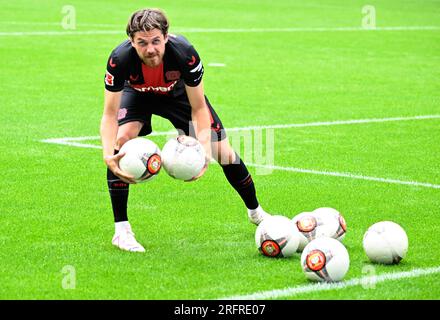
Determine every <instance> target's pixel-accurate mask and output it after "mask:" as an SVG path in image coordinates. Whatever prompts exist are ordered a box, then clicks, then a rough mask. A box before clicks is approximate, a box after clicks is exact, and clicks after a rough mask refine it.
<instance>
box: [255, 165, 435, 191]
mask: <svg viewBox="0 0 440 320" xmlns="http://www.w3.org/2000/svg"><path fill="white" fill-rule="evenodd" d="M246 165H247V166H249V167H255V168H263V169H270V170H280V171H290V172H298V173H308V174H316V175H322V176H333V177H340V178H349V179H358V180H368V181H375V182H383V183H391V184H403V185H409V186H413V187H424V188H432V189H440V185H438V184H432V183H425V182H417V181H403V180H397V179H388V178H378V177H369V176H363V175H359V174H353V173H349V172H332V171H319V170H310V169H302V168H292V167H281V166H273V165H263V164H255V163H246Z"/></svg>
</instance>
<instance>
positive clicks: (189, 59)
mask: <svg viewBox="0 0 440 320" xmlns="http://www.w3.org/2000/svg"><path fill="white" fill-rule="evenodd" d="M203 72H204V69H203V64H202V61H201V60H200V57H199V54H198V53H197V51H196V50H195V49H194V47H193V46H190V47H188V49H187V50H186V54H185V62H184V67H183V73H182V78H183V81H184V82H185V84H186V85H187V86H190V87H196V86H198V85H199V84H200V82H202V77H203Z"/></svg>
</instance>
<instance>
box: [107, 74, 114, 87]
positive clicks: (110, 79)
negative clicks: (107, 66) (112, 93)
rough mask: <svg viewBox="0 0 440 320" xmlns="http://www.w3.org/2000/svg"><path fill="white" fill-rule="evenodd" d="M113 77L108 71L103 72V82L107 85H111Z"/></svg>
mask: <svg viewBox="0 0 440 320" xmlns="http://www.w3.org/2000/svg"><path fill="white" fill-rule="evenodd" d="M114 79H115V77H114V76H113V75H112V74H111V73H110V72H108V71H107V72H106V73H105V84H106V85H108V86H113V80H114Z"/></svg>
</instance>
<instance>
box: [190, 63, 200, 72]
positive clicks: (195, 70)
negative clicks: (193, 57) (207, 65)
mask: <svg viewBox="0 0 440 320" xmlns="http://www.w3.org/2000/svg"><path fill="white" fill-rule="evenodd" d="M202 70H203V65H202V61H200V62H199V64H198V65H197V67H195V68H194V69H191V70H190V71H189V72H191V73H194V72H198V71H202Z"/></svg>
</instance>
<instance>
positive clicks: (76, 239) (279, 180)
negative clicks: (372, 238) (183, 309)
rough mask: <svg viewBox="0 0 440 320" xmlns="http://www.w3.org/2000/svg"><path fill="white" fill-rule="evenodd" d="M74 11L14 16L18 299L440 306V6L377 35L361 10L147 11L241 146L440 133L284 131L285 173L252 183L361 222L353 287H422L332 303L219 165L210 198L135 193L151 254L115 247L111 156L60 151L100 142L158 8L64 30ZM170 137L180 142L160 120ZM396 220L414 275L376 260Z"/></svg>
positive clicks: (1, 279)
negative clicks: (129, 60)
mask: <svg viewBox="0 0 440 320" xmlns="http://www.w3.org/2000/svg"><path fill="white" fill-rule="evenodd" d="M65 4H66V3H65V2H64V1H58V0H56V1H48V0H44V1H38V4H35V2H32V1H29V0H28V1H24V0H23V1H10V2H7V3H4V4H2V10H1V12H0V54H1V58H2V65H1V73H0V74H1V78H2V85H1V86H0V94H1V104H0V105H1V112H0V117H1V123H2V130H1V133H0V135H1V141H2V142H1V144H0V164H1V171H0V172H1V174H2V181H1V187H0V225H1V228H0V230H1V232H0V247H1V249H0V283H1V285H0V299H149V300H156V299H172V300H174V299H218V298H226V297H234V296H235V297H236V296H242V295H252V294H255V293H257V292H272V290H276V289H285V288H290V290H291V291H290V292H291V293H290V294H285V295H280V296H273V297H272V298H273V299H289V300H290V299H367V300H369V299H439V298H440V281H439V277H440V270H439V266H440V238H439V226H438V221H439V214H440V189H439V184H440V166H439V155H440V143H439V142H440V118H439V115H440V82H439V78H440V59H439V52H440V2H439V1H428V0H426V1H415V0H414V1H409V0H407V1H397V0H392V1H391V0H390V1H384V0H382V1H379V0H377V1H370V2H368V4H370V5H372V6H374V8H375V12H376V26H377V30H361V29H360V28H361V26H362V21H363V18H364V17H365V13H363V12H362V8H363V6H364V5H365V1H357V0H356V1H349V2H348V1H342V0H331V1H322V0H321V1H318V0H312V1H290V0H282V1H281V0H280V1H275V2H274V1H263V0H258V1H255V0H252V1H251V0H242V1H232V0H225V1H220V2H214V1H207V0H206V1H205V0H187V1H168V0H167V1H149V2H145V5H147V6H150V7H161V8H163V9H164V10H165V11H166V13H167V14H168V16H169V18H170V21H171V30H170V31H171V32H175V33H182V34H184V35H185V36H186V37H187V38H188V39H189V40H190V41H191V42H192V43H193V44H194V46H195V48H196V49H197V50H198V52H199V54H200V55H201V58H202V60H203V62H204V65H205V76H204V85H205V91H206V94H207V96H208V97H209V99H210V101H211V103H212V104H213V106H214V108H215V109H216V111H217V112H218V114H219V115H220V117H221V119H222V121H223V124H224V125H225V127H226V128H241V127H248V126H276V125H288V124H301V123H313V122H330V121H347V120H355V119H389V118H396V117H402V118H408V117H409V118H411V117H414V116H426V115H430V116H433V117H429V118H423V119H413V120H408V119H406V120H400V121H397V120H396V121H380V122H371V121H370V122H366V123H353V124H340V125H331V126H328V125H327V126H325V125H319V126H318V125H317V126H303V127H298V126H297V127H295V126H291V127H276V128H274V129H272V130H273V140H274V163H273V164H274V165H275V166H278V167H282V168H284V169H275V170H273V171H272V172H271V173H269V174H261V172H260V171H259V170H258V168H257V167H254V166H251V165H250V166H249V168H250V171H251V173H252V174H253V177H254V181H255V183H256V188H257V193H258V197H259V200H260V202H261V204H262V205H263V207H264V208H265V209H266V210H267V211H269V212H271V213H276V214H282V215H285V216H288V217H289V218H291V217H293V216H294V215H296V214H298V213H300V212H302V211H309V210H313V209H315V208H318V207H323V206H330V207H334V208H336V209H338V210H339V211H340V212H341V213H342V214H343V215H344V217H345V219H346V221H347V224H348V233H347V235H346V237H345V239H344V244H345V246H346V247H347V250H348V252H349V254H350V269H349V271H348V273H347V275H346V277H345V279H344V280H345V281H347V282H348V281H356V279H362V277H366V276H368V275H371V274H372V273H371V272H374V274H376V275H377V276H381V275H382V276H383V275H386V274H394V273H396V274H403V275H409V276H407V277H405V276H402V277H400V276H399V277H396V278H394V279H385V280H384V281H381V282H377V283H376V284H375V285H374V286H365V285H360V284H357V285H350V286H346V287H342V288H339V287H336V286H335V287H330V288H329V289H328V290H318V289H316V288H317V287H315V286H314V285H313V283H310V282H309V281H307V279H306V278H305V276H304V274H303V273H302V271H301V267H300V263H299V261H300V258H299V255H296V256H294V257H292V258H288V259H269V258H265V257H263V256H261V255H260V254H259V253H258V252H257V250H256V248H255V244H254V232H255V226H254V225H252V224H250V223H249V222H248V221H247V216H246V211H245V208H244V206H243V204H242V202H241V200H240V198H239V197H238V195H236V193H235V191H234V190H233V189H232V188H231V187H230V186H229V184H228V183H227V181H226V179H225V177H224V176H223V173H222V170H221V169H220V167H219V166H218V165H216V164H212V165H211V166H210V168H209V170H208V171H207V173H206V174H205V176H204V177H203V178H202V179H200V180H199V181H197V182H194V183H188V184H187V183H180V182H178V181H175V180H172V179H171V178H169V177H168V176H167V175H166V174H165V173H164V172H162V173H161V174H160V175H159V176H158V177H157V178H156V179H155V180H153V181H151V182H149V183H145V184H141V185H136V186H132V187H131V189H130V201H129V218H130V221H131V224H132V226H133V229H134V232H135V233H136V237H137V239H138V241H139V242H141V243H142V244H144V245H145V247H146V249H147V252H146V253H145V254H131V253H127V252H122V251H119V250H117V249H116V248H114V247H113V246H112V245H111V238H112V235H113V232H114V225H113V217H112V214H111V208H110V201H109V197H108V191H107V186H106V179H105V165H104V164H103V161H102V154H101V150H99V149H98V148H80V147H74V146H68V145H61V144H48V143H44V142H42V140H45V139H54V138H65V137H85V136H91V137H93V136H97V135H99V123H100V119H101V114H102V107H103V90H104V89H103V76H104V73H105V66H106V62H107V58H108V55H109V54H110V52H111V50H112V49H113V48H114V47H115V46H116V45H118V44H119V43H120V42H121V41H123V40H124V39H125V34H124V30H125V24H126V21H127V19H128V17H129V15H130V14H131V13H132V12H133V11H135V10H137V9H139V8H140V6H142V4H140V3H139V2H136V3H135V2H134V1H118V2H108V1H94V2H89V1H82V0H74V1H71V2H69V4H70V5H72V6H73V8H74V9H75V14H76V29H74V30H65V29H63V28H62V27H61V22H62V20H63V17H64V16H65V14H66V13H65V12H64V13H63V6H64V5H65ZM387 27H398V28H394V29H392V30H390V29H389V28H388V29H387ZM344 28H345V29H344ZM219 29H227V30H219ZM250 29H253V30H250ZM109 30H110V31H114V32H108V31H109ZM225 31H229V32H225ZM251 31H253V32H251ZM66 32H70V33H71V34H69V35H66V34H65V33H66ZM211 63H220V64H223V65H224V66H223V67H218V66H217V67H216V66H212V65H210V64H211ZM153 128H154V130H155V131H159V132H160V131H169V130H171V129H172V127H171V124H169V123H168V122H167V121H164V120H162V119H158V118H155V119H154V121H153ZM265 132H267V131H263V133H265ZM151 139H152V140H154V141H155V142H157V143H158V144H159V145H160V146H162V145H163V144H164V142H165V137H164V136H155V137H152V138H151ZM82 143H86V144H89V145H97V146H98V145H99V140H97V139H90V141H83V142H82ZM264 146H265V145H264ZM245 160H246V162H248V163H249V164H252V163H255V159H254V158H252V157H248V158H245ZM286 168H287V169H286ZM299 169H304V170H312V171H313V172H314V173H315V174H313V173H312V172H310V171H305V172H300V170H299ZM325 172H333V173H342V174H344V173H345V174H348V175H349V176H340V175H339V176H338V175H328V174H327V175H326V174H325ZM266 173H267V172H266ZM350 175H351V176H350ZM369 177H373V178H378V179H377V180H374V179H373V180H371V179H370V180H369V179H368V178H369ZM392 180H398V181H400V182H408V183H407V184H404V183H399V182H398V183H393V182H392ZM381 220H392V221H395V222H397V223H399V224H400V225H402V226H403V227H404V228H405V230H406V232H407V234H408V238H409V251H408V254H407V257H406V258H405V259H404V260H403V261H402V262H401V263H400V264H399V265H394V266H380V265H373V264H371V263H370V262H369V261H368V259H367V257H366V255H365V253H364V252H363V249H362V236H363V234H364V232H365V231H366V229H367V228H368V227H369V226H370V225H371V224H373V223H374V222H377V221H381ZM371 267H373V268H371ZM414 270H419V271H421V272H422V274H417V273H416V272H415V271H414ZM423 270H425V271H426V270H431V271H432V270H433V271H432V272H430V273H425V274H423ZM403 272H407V273H403ZM343 283H345V282H343ZM295 288H296V289H295ZM298 288H307V289H306V290H304V291H301V290H299V289H298Z"/></svg>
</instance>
